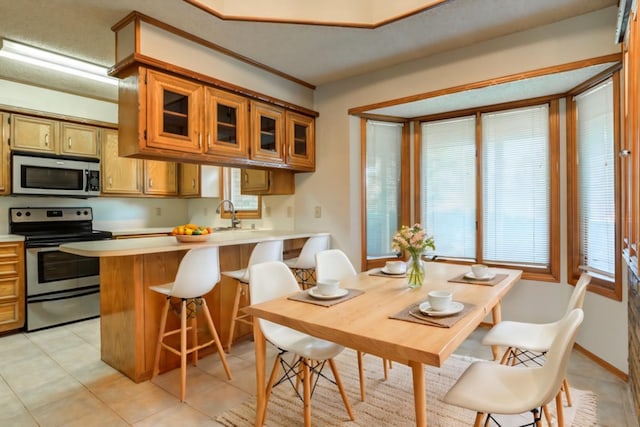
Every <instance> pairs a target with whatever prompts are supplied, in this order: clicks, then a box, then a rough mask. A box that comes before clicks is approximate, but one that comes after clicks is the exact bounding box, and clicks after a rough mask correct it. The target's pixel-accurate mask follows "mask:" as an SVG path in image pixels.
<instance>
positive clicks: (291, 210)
mask: <svg viewBox="0 0 640 427" xmlns="http://www.w3.org/2000/svg"><path fill="white" fill-rule="evenodd" d="M292 216H293V208H292V207H291V206H287V218H291V217H292Z"/></svg>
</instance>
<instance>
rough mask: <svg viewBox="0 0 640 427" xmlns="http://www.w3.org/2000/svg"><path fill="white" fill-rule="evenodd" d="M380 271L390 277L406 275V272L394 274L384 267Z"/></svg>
mask: <svg viewBox="0 0 640 427" xmlns="http://www.w3.org/2000/svg"><path fill="white" fill-rule="evenodd" d="M380 271H382V272H383V273H384V274H388V275H389V276H401V275H403V274H406V271H403V272H402V273H392V272H390V271H389V270H387V267H382V268H381V269H380Z"/></svg>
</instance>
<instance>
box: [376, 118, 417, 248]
mask: <svg viewBox="0 0 640 427" xmlns="http://www.w3.org/2000/svg"><path fill="white" fill-rule="evenodd" d="M402 127H403V125H402V124H401V123H387V122H378V121H371V120H370V121H367V135H366V206H367V258H379V257H385V256H390V255H393V251H392V250H391V240H392V238H393V235H394V234H395V232H396V231H397V230H398V229H399V228H400V227H399V226H400V225H401V224H398V220H399V215H400V213H399V209H400V169H401V168H402V167H403V165H402V164H401V163H402V162H401V148H402ZM405 166H406V167H409V165H405Z"/></svg>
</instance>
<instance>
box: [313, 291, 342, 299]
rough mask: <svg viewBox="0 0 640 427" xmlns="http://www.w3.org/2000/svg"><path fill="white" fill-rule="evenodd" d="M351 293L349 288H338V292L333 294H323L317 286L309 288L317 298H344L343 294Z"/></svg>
mask: <svg viewBox="0 0 640 427" xmlns="http://www.w3.org/2000/svg"><path fill="white" fill-rule="evenodd" d="M348 293H349V289H345V288H338V292H336V293H335V294H333V295H321V294H320V293H319V292H318V291H317V289H316V288H311V289H309V295H311V296H312V297H314V298H317V299H334V298H342V297H343V296H345V295H347V294H348Z"/></svg>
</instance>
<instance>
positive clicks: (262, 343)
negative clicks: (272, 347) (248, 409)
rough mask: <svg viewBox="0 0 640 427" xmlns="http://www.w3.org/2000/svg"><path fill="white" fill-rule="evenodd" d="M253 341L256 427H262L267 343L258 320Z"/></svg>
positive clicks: (265, 402) (254, 327)
mask: <svg viewBox="0 0 640 427" xmlns="http://www.w3.org/2000/svg"><path fill="white" fill-rule="evenodd" d="M253 341H254V343H253V345H254V348H255V352H256V387H257V388H258V395H257V403H256V422H255V427H262V425H263V424H264V407H265V405H266V404H267V399H266V390H265V378H264V376H265V368H266V366H265V365H266V358H267V355H266V352H267V342H266V340H265V338H264V335H263V334H262V329H260V324H259V322H258V319H255V320H254V322H253Z"/></svg>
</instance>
